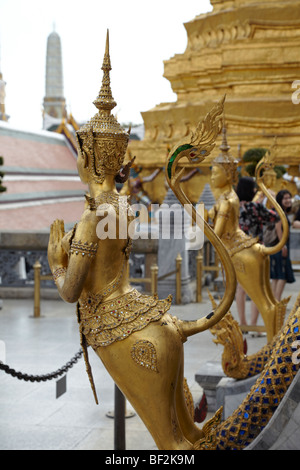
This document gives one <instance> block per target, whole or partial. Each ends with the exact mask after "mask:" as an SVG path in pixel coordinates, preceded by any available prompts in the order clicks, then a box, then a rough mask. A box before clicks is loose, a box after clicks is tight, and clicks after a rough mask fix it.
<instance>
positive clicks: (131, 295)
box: [79, 289, 172, 349]
mask: <svg viewBox="0 0 300 470" xmlns="http://www.w3.org/2000/svg"><path fill="white" fill-rule="evenodd" d="M171 302H172V296H168V297H167V298H166V299H164V300H158V298H156V297H153V296H150V295H144V294H141V293H140V292H138V291H137V290H136V289H132V290H131V291H129V292H128V293H126V294H124V295H122V296H119V297H117V298H114V299H112V300H108V301H106V302H102V300H101V298H99V296H97V295H92V294H89V295H88V296H86V297H84V298H81V299H80V300H79V317H80V321H79V324H80V332H81V334H83V335H84V336H85V339H86V341H87V343H88V345H89V346H91V347H92V348H93V349H97V348H98V347H99V346H108V345H109V344H112V343H114V342H115V341H121V340H123V339H125V338H127V337H128V336H129V335H131V333H133V332H134V331H139V330H142V329H143V328H145V327H146V326H147V325H149V323H150V322H154V321H157V320H159V319H160V318H161V317H162V316H163V315H164V313H166V312H167V311H168V310H169V308H170V306H171Z"/></svg>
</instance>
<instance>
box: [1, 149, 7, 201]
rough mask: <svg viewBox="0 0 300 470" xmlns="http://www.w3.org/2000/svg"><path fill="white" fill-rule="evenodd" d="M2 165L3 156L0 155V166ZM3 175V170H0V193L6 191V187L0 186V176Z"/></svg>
mask: <svg viewBox="0 0 300 470" xmlns="http://www.w3.org/2000/svg"><path fill="white" fill-rule="evenodd" d="M2 165H3V157H0V166H2ZM3 176H4V173H3V171H0V193H3V192H4V191H6V188H5V187H4V186H2V178H3Z"/></svg>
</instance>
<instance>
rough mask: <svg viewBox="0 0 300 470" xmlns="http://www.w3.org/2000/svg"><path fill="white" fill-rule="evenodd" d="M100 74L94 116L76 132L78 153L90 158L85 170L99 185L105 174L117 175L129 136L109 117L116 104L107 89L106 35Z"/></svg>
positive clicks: (108, 82) (108, 68)
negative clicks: (100, 84) (84, 153)
mask: <svg viewBox="0 0 300 470" xmlns="http://www.w3.org/2000/svg"><path fill="white" fill-rule="evenodd" d="M102 70H103V79H102V86H101V89H100V91H99V94H98V96H97V98H96V100H95V101H94V102H93V103H94V105H95V106H96V108H97V109H98V113H97V114H95V116H94V117H92V118H91V120H90V121H89V122H87V123H86V124H85V125H84V126H82V127H81V128H80V129H79V130H78V131H77V132H76V136H77V140H78V144H79V147H80V149H81V150H83V151H84V152H86V153H87V154H88V156H89V157H90V158H89V170H90V172H91V173H92V176H93V179H94V180H95V181H96V182H99V183H102V182H103V181H104V178H105V175H106V174H107V173H111V174H112V173H113V174H117V173H118V171H119V170H120V168H121V167H122V164H123V161H124V157H125V153H126V149H127V145H128V140H129V134H130V132H126V131H124V129H123V128H122V127H121V126H120V124H119V123H118V121H117V120H116V118H115V117H114V116H113V115H112V114H111V110H112V109H113V108H114V107H115V106H116V102H115V100H114V99H113V96H112V92H111V87H110V75H109V72H110V71H111V63H110V55H109V32H108V31H107V37H106V47H105V54H104V59H103V65H102Z"/></svg>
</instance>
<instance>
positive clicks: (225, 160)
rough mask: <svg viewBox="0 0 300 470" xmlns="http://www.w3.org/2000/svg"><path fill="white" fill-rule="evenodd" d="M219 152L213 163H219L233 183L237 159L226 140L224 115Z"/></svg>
mask: <svg viewBox="0 0 300 470" xmlns="http://www.w3.org/2000/svg"><path fill="white" fill-rule="evenodd" d="M219 148H220V150H221V153H220V154H219V155H218V156H217V157H216V158H215V159H214V161H213V164H214V165H221V166H222V168H224V170H225V171H226V173H228V174H230V176H231V179H232V182H233V183H235V182H236V179H237V166H238V160H236V159H235V158H234V157H233V156H232V155H231V153H230V145H228V141H227V130H226V125H225V117H224V116H223V128H222V143H221V145H220V147H219Z"/></svg>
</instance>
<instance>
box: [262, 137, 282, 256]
mask: <svg viewBox="0 0 300 470" xmlns="http://www.w3.org/2000/svg"><path fill="white" fill-rule="evenodd" d="M276 152H277V138H276V137H275V139H274V142H273V145H272V147H271V148H270V149H269V150H268V151H267V152H266V154H265V155H264V156H263V158H262V159H261V160H260V161H259V162H258V163H257V165H256V168H255V178H256V182H257V184H258V186H259V188H260V189H261V190H262V192H263V193H264V194H265V196H267V198H268V200H269V201H270V202H271V205H272V207H274V209H275V210H276V212H277V213H278V215H279V217H280V220H281V223H282V238H281V240H279V242H278V243H277V245H275V246H270V247H266V246H263V251H264V253H265V254H266V255H272V254H275V253H278V251H280V250H282V248H283V247H284V245H285V244H286V242H287V239H288V236H289V225H288V221H287V218H286V216H285V214H284V212H283V210H282V208H281V207H280V205H279V204H278V202H277V201H276V199H275V198H274V197H273V196H272V194H271V193H270V191H269V190H268V188H267V187H266V185H265V183H264V180H263V174H262V172H263V171H264V172H265V173H266V172H269V173H270V172H273V171H274V166H275V158H276Z"/></svg>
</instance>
